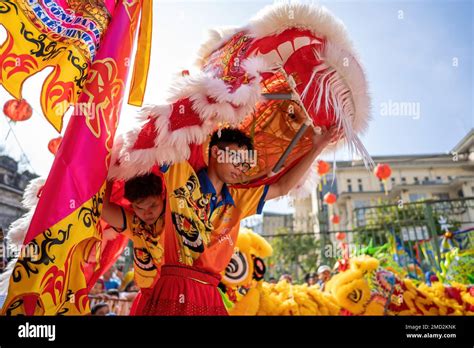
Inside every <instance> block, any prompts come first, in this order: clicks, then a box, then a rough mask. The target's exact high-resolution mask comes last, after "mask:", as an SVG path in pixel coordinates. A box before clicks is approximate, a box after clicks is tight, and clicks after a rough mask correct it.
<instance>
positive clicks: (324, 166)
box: [318, 160, 331, 176]
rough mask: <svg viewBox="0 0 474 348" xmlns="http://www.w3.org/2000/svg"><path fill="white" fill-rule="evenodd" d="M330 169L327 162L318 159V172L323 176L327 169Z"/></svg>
mask: <svg viewBox="0 0 474 348" xmlns="http://www.w3.org/2000/svg"><path fill="white" fill-rule="evenodd" d="M330 169H331V166H330V165H329V164H328V162H326V161H323V160H318V174H319V175H321V176H323V175H325V174H327V173H329V170H330Z"/></svg>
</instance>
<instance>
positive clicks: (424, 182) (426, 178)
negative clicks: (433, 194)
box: [423, 176, 430, 184]
mask: <svg viewBox="0 0 474 348" xmlns="http://www.w3.org/2000/svg"><path fill="white" fill-rule="evenodd" d="M429 181H430V178H428V177H427V176H425V177H424V178H423V184H428V183H429Z"/></svg>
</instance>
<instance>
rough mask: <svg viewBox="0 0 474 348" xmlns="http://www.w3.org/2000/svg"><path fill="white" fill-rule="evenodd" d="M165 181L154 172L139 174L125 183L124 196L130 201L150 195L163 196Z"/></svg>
mask: <svg viewBox="0 0 474 348" xmlns="http://www.w3.org/2000/svg"><path fill="white" fill-rule="evenodd" d="M162 192H163V183H162V181H161V178H160V177H159V176H157V175H155V174H153V173H150V174H146V175H143V176H137V177H135V178H133V179H130V180H128V181H127V182H126V183H125V194H124V197H125V198H126V199H128V200H129V201H130V202H134V201H136V200H138V199H143V198H147V197H150V196H161V193H162Z"/></svg>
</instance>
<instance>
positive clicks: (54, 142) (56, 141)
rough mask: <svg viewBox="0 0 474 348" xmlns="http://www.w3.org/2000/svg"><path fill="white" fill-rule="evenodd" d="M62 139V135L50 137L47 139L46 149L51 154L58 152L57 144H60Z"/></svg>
mask: <svg viewBox="0 0 474 348" xmlns="http://www.w3.org/2000/svg"><path fill="white" fill-rule="evenodd" d="M62 140H63V137H58V138H54V139H51V140H50V141H49V143H48V149H49V151H50V152H51V153H52V154H53V155H56V152H58V149H59V145H61V141H62Z"/></svg>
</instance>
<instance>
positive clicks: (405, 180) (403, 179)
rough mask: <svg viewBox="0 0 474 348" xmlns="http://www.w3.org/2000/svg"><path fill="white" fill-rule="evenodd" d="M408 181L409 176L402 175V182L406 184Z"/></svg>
mask: <svg viewBox="0 0 474 348" xmlns="http://www.w3.org/2000/svg"><path fill="white" fill-rule="evenodd" d="M406 183H407V178H405V177H402V184H403V185H405V184H406Z"/></svg>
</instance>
